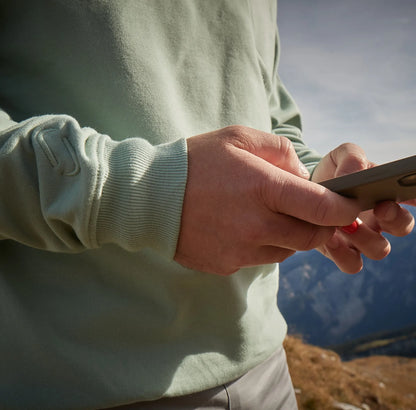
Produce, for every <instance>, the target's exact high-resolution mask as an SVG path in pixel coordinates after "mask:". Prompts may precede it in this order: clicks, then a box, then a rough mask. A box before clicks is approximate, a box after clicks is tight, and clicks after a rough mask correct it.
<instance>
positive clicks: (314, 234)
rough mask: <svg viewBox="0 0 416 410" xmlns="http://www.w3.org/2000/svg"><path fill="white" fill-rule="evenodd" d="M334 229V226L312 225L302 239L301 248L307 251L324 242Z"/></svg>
mask: <svg viewBox="0 0 416 410" xmlns="http://www.w3.org/2000/svg"><path fill="white" fill-rule="evenodd" d="M334 231H335V228H324V227H316V226H315V227H312V229H310V230H309V232H308V234H306V235H305V236H304V237H303V239H304V241H303V245H302V249H301V250H303V251H309V250H311V249H315V248H317V247H319V246H320V245H323V244H325V243H326V242H327V241H328V240H329V239H330V237H331V236H332V235H333V234H334Z"/></svg>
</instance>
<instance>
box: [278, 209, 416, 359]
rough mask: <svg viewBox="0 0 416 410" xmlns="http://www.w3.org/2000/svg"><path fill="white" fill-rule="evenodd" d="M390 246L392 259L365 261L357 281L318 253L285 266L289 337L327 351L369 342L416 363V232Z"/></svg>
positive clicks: (282, 293) (283, 300) (283, 296)
mask: <svg viewBox="0 0 416 410" xmlns="http://www.w3.org/2000/svg"><path fill="white" fill-rule="evenodd" d="M412 212H414V211H413V210H412ZM389 240H390V241H391V244H392V252H391V254H390V255H389V256H388V257H387V258H385V259H384V260H382V261H372V260H369V259H365V262H364V269H363V270H362V271H361V272H360V273H358V274H356V275H348V274H344V273H342V272H340V271H339V270H338V268H337V267H336V266H335V265H334V264H333V262H331V261H330V260H328V259H326V258H325V257H324V256H322V255H321V254H320V253H318V252H316V251H310V252H301V253H298V254H296V255H295V256H293V257H292V258H290V259H288V260H287V261H285V262H283V263H282V264H281V266H280V290H279V295H278V305H279V307H280V309H281V311H282V313H283V315H284V316H285V318H286V320H287V322H288V325H289V333H290V334H299V335H302V337H303V339H304V340H305V341H306V342H308V343H311V344H315V345H318V346H325V347H328V346H331V347H332V346H334V345H341V344H342V345H345V344H346V343H347V346H348V344H349V346H350V347H351V342H354V341H356V340H357V339H360V338H366V339H365V340H363V343H364V344H367V346H370V347H371V346H372V347H374V346H376V347H380V348H381V347H382V348H383V349H384V350H382V353H381V354H389V349H390V348H391V349H393V350H394V351H395V352H396V353H394V354H397V350H399V352H400V350H403V351H404V352H405V353H406V352H407V350H408V351H409V352H412V351H414V354H415V357H416V332H414V330H415V329H416V231H414V232H412V233H411V234H410V235H409V236H407V237H405V238H395V237H389ZM392 334H393V337H392V336H391V335H392ZM377 340H378V342H377ZM371 341H375V344H373V345H371ZM390 342H391V343H390ZM396 342H397V343H396ZM369 343H370V344H369ZM353 344H354V343H353ZM406 349H407V350H406ZM362 351H365V348H364V350H362ZM368 354H372V353H371V350H370V351H369V352H368ZM392 354H393V353H392ZM408 354H410V353H408ZM408 354H407V355H408ZM405 355H406V354H405ZM356 356H359V354H356Z"/></svg>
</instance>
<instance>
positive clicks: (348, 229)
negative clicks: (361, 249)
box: [341, 218, 363, 234]
mask: <svg viewBox="0 0 416 410" xmlns="http://www.w3.org/2000/svg"><path fill="white" fill-rule="evenodd" d="M362 223H363V221H362V220H361V219H360V218H357V219H356V220H355V221H354V222H353V223H352V224H351V225H347V226H342V227H341V231H342V232H345V233H348V234H352V233H354V232H356V231H357V229H358V227H359V226H360V225H361V224H362Z"/></svg>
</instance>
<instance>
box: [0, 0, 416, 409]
mask: <svg viewBox="0 0 416 410" xmlns="http://www.w3.org/2000/svg"><path fill="white" fill-rule="evenodd" d="M276 13H277V4H276V2H275V1H272V0H270V1H266V0H265V1H257V0H252V1H247V2H238V1H232V0H229V1H223V0H212V1H209V2H207V1H203V0H193V1H186V0H183V1H175V0H169V1H166V0H154V1H152V2H149V1H140V0H136V1H125V2H107V1H103V0H96V1H83V2H72V1H60V0H43V1H41V0H39V1H35V2H31V3H30V4H29V3H25V2H23V1H22V0H18V1H16V0H13V1H11V0H10V1H2V2H1V4H0V16H1V25H0V55H1V68H0V70H1V75H0V107H1V111H0V112H1V114H0V130H1V131H0V189H1V191H0V195H1V198H2V199H1V201H0V239H1V241H0V292H1V294H0V328H1V333H2V336H1V338H0V351H1V366H0V407H2V408H21V409H31V408H32V409H40V408H42V409H47V408H53V409H59V408H65V409H85V408H111V407H117V406H124V407H120V408H153V409H155V408H163V409H168V408H181V409H185V408H242V409H243V408H246V409H253V408H257V409H274V408H284V409H288V408H296V399H295V396H294V393H293V387H292V385H291V382H290V378H289V375H288V371H287V365H286V360H285V356H284V351H283V349H282V341H283V339H284V338H285V335H286V323H285V321H284V318H283V317H282V315H281V314H280V312H279V310H278V307H277V304H276V295H277V291H278V265H277V264H278V262H281V261H283V260H284V259H286V258H288V257H289V256H291V255H292V254H293V253H294V252H296V251H298V250H308V249H313V248H317V249H319V250H320V251H321V252H322V253H324V254H325V255H326V256H327V257H328V258H330V259H332V260H333V261H334V262H335V263H336V264H337V265H338V266H339V268H340V269H341V270H342V271H344V272H349V273H354V272H357V271H359V270H360V269H361V267H362V257H361V255H362V254H364V255H366V256H368V257H370V258H373V259H381V258H383V257H385V256H386V255H387V254H388V252H389V249H390V245H389V243H388V241H387V239H386V238H385V237H384V236H383V233H382V232H383V231H384V232H389V233H391V234H393V235H397V236H402V235H406V234H407V233H409V232H410V231H411V229H412V227H413V218H412V217H411V215H410V213H409V212H408V211H406V210H405V209H403V208H401V207H400V206H399V205H398V204H396V203H392V202H383V203H381V204H379V205H378V206H377V207H376V208H375V209H374V210H372V211H369V212H366V213H364V214H363V213H360V209H359V206H358V204H357V203H356V201H354V200H352V199H347V198H343V197H341V196H339V195H337V194H335V193H332V192H330V191H328V190H327V189H325V188H323V187H322V186H320V185H319V184H317V183H315V182H317V181H320V180H322V179H326V178H330V177H333V176H337V175H341V174H344V173H348V172H352V171H355V170H358V169H363V168H367V167H370V166H372V165H373V164H372V163H371V162H369V161H368V160H367V158H366V156H365V154H364V153H363V151H362V150H361V149H360V148H359V147H357V146H356V145H353V144H348V143H347V144H344V145H342V146H340V147H338V148H336V149H335V150H333V151H331V152H330V153H329V154H328V155H326V156H324V157H323V158H322V157H321V156H320V155H319V154H318V153H317V152H315V151H313V150H312V149H310V148H309V147H307V146H306V145H305V143H304V142H303V140H302V132H301V123H300V115H299V112H298V109H297V107H296V105H295V103H294V102H293V100H292V98H291V97H290V95H289V94H288V93H287V91H286V89H285V88H284V86H283V84H282V83H281V81H280V79H279V76H278V74H277V67H278V58H279V41H278V34H277V27H276ZM358 215H360V218H361V219H362V220H363V224H362V225H361V226H360V227H359V229H358V231H357V232H355V233H354V234H347V233H345V232H343V231H342V230H340V229H338V228H337V227H339V226H344V225H349V224H351V223H353V221H354V220H355V219H356V217H357V216H358ZM230 401H231V404H230Z"/></svg>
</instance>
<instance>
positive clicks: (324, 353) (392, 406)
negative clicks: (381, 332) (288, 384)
mask: <svg viewBox="0 0 416 410" xmlns="http://www.w3.org/2000/svg"><path fill="white" fill-rule="evenodd" d="M285 348H286V353H287V357H288V363H289V369H290V373H291V376H292V379H293V384H294V386H295V390H296V397H297V400H298V405H299V409H300V410H329V409H341V410H354V409H362V410H416V359H407V358H403V357H387V356H372V357H368V358H364V359H356V360H352V361H348V362H343V361H342V360H341V359H340V357H339V356H338V355H337V354H336V353H335V352H333V351H330V350H325V349H322V348H319V347H316V346H311V345H307V344H305V343H303V342H302V341H301V340H300V339H299V338H296V337H293V336H289V337H287V339H286V341H285ZM347 405H349V406H350V407H349V406H347Z"/></svg>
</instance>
